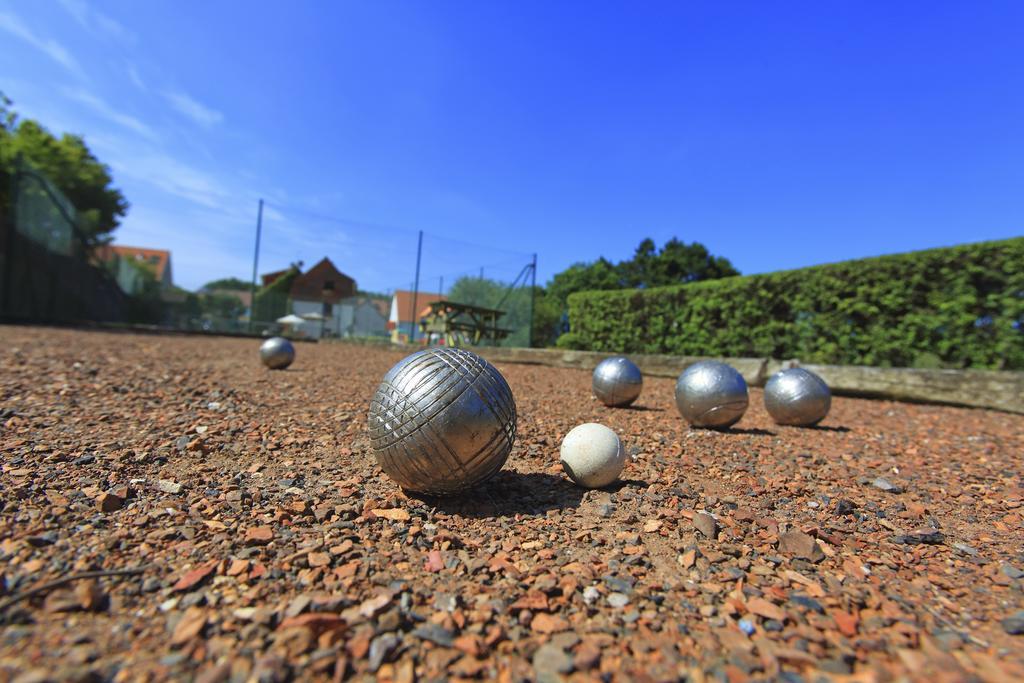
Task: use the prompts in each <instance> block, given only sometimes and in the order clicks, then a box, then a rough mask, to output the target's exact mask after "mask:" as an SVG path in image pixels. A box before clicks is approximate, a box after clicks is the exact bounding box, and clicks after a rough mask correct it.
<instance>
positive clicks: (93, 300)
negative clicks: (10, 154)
mask: <svg viewBox="0 0 1024 683" xmlns="http://www.w3.org/2000/svg"><path fill="white" fill-rule="evenodd" d="M0 173H2V176H3V177H0V182H3V183H4V186H5V187H6V188H8V192H7V193H6V201H5V202H4V204H6V205H5V206H3V207H2V209H3V212H2V213H3V214H4V215H3V220H2V225H3V230H2V234H0V313H2V314H3V316H4V317H5V318H6V319H9V320H24V321H37V322H89V321H99V322H119V321H122V320H124V319H125V318H126V317H127V316H128V315H129V314H130V307H131V302H130V300H129V298H128V297H126V296H125V295H124V293H123V292H122V290H121V289H120V288H119V287H118V285H117V282H116V280H115V278H114V277H113V276H112V275H111V273H110V271H109V270H107V269H105V268H102V267H99V266H98V265H97V264H96V263H95V262H94V261H93V259H92V258H91V255H92V254H93V253H94V252H95V249H94V247H93V245H90V244H89V241H88V238H87V237H86V235H84V234H83V233H82V231H81V230H79V228H78V223H77V214H76V211H75V207H74V206H72V204H71V202H70V201H68V199H67V197H65V196H64V195H63V193H61V191H60V190H59V189H57V188H56V187H55V186H54V185H53V183H51V182H50V181H49V180H48V179H47V178H46V177H45V176H44V175H43V174H41V173H39V172H38V171H37V170H35V169H34V168H32V167H31V166H29V165H28V164H26V163H24V162H23V161H21V160H20V159H19V160H18V161H17V162H16V163H15V168H14V170H13V172H8V171H3V172H0Z"/></svg>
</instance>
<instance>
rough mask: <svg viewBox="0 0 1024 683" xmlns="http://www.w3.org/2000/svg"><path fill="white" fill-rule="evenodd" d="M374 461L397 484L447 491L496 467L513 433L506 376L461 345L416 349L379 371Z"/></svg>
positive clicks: (429, 491)
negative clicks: (382, 373)
mask: <svg viewBox="0 0 1024 683" xmlns="http://www.w3.org/2000/svg"><path fill="white" fill-rule="evenodd" d="M369 423H370V439H371V442H372V445H373V450H374V452H375V453H376V456H377V463H378V464H379V465H380V467H381V469H382V470H384V472H385V473H386V474H387V475H388V476H389V477H391V478H392V479H394V480H395V481H396V482H398V484H399V485H401V486H402V487H403V488H405V489H408V490H410V491H418V492H420V493H427V494H432V495H450V494H453V493H458V492H460V491H463V490H465V489H468V488H471V487H473V486H475V485H477V484H479V483H481V482H483V481H484V480H485V479H488V478H489V477H492V476H493V475H495V474H496V473H497V472H498V470H500V469H501V467H502V465H504V464H505V460H507V459H508V455H509V453H510V452H511V451H512V443H513V442H514V441H515V438H516V403H515V399H514V398H513V397H512V390H511V389H510V388H509V386H508V382H506V381H505V378H504V377H502V376H501V373H500V372H498V370H497V369H496V368H495V367H494V366H493V365H491V364H490V363H488V362H487V361H486V360H484V359H483V358H481V357H480V356H478V355H476V354H475V353H471V352H469V351H465V350H463V349H455V348H447V347H437V348H431V349H425V350H423V351H417V352H416V353H414V354H412V355H411V356H407V357H406V358H404V359H402V360H401V361H399V362H398V364H396V365H395V366H394V367H393V368H391V370H389V371H388V373H387V374H386V375H384V380H383V381H382V382H381V383H380V386H379V387H377V393H375V394H374V396H373V400H372V401H371V403H370V419H369Z"/></svg>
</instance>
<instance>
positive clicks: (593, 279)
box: [547, 257, 626, 310]
mask: <svg viewBox="0 0 1024 683" xmlns="http://www.w3.org/2000/svg"><path fill="white" fill-rule="evenodd" d="M625 286H626V285H625V283H624V282H623V280H622V274H621V273H620V272H619V268H618V267H617V266H615V265H613V264H612V263H611V262H610V261H608V260H607V259H605V258H603V257H602V258H599V259H598V260H596V261H594V262H593V263H574V264H572V265H571V266H569V267H568V268H566V269H565V270H563V271H562V272H561V273H557V274H556V275H555V276H554V277H553V278H551V281H550V282H548V286H547V291H548V294H549V295H551V296H552V297H554V299H555V301H557V302H558V304H559V306H560V308H561V309H562V310H565V300H566V299H567V298H568V297H569V295H570V294H572V293H573V292H585V291H589V290H604V289H622V288H623V287H625Z"/></svg>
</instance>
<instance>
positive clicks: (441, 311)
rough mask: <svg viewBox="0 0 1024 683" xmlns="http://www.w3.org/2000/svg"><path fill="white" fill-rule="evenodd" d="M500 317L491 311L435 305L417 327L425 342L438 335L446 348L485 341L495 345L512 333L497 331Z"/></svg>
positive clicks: (479, 307)
mask: <svg viewBox="0 0 1024 683" xmlns="http://www.w3.org/2000/svg"><path fill="white" fill-rule="evenodd" d="M503 315H505V311H499V310H497V309H494V308H484V307H482V306H471V305H469V304H460V303H456V302H454V301H434V302H432V303H431V304H430V305H429V306H428V307H427V308H426V309H425V310H424V311H423V313H422V314H421V316H420V320H419V327H420V331H421V332H422V333H423V335H424V338H425V339H430V338H431V336H432V335H437V336H438V337H439V338H440V339H442V340H443V341H444V344H445V345H447V346H459V345H461V344H465V343H470V344H479V343H480V342H481V341H485V340H490V341H492V342H494V343H495V344H496V343H498V342H499V341H501V340H502V339H504V338H505V337H507V336H508V335H509V333H510V332H511V330H507V329H505V328H503V327H498V318H500V317H501V316H503Z"/></svg>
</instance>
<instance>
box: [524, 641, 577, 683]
mask: <svg viewBox="0 0 1024 683" xmlns="http://www.w3.org/2000/svg"><path fill="white" fill-rule="evenodd" d="M572 669H573V666H572V657H571V656H570V655H569V654H567V653H566V652H565V650H563V649H562V648H560V647H558V646H556V645H552V644H547V645H541V646H540V647H539V648H537V651H536V652H534V653H533V670H534V671H535V672H536V674H537V680H538V681H540V682H542V683H548V682H549V681H559V680H560V678H559V674H567V673H569V672H570V671H572Z"/></svg>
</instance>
